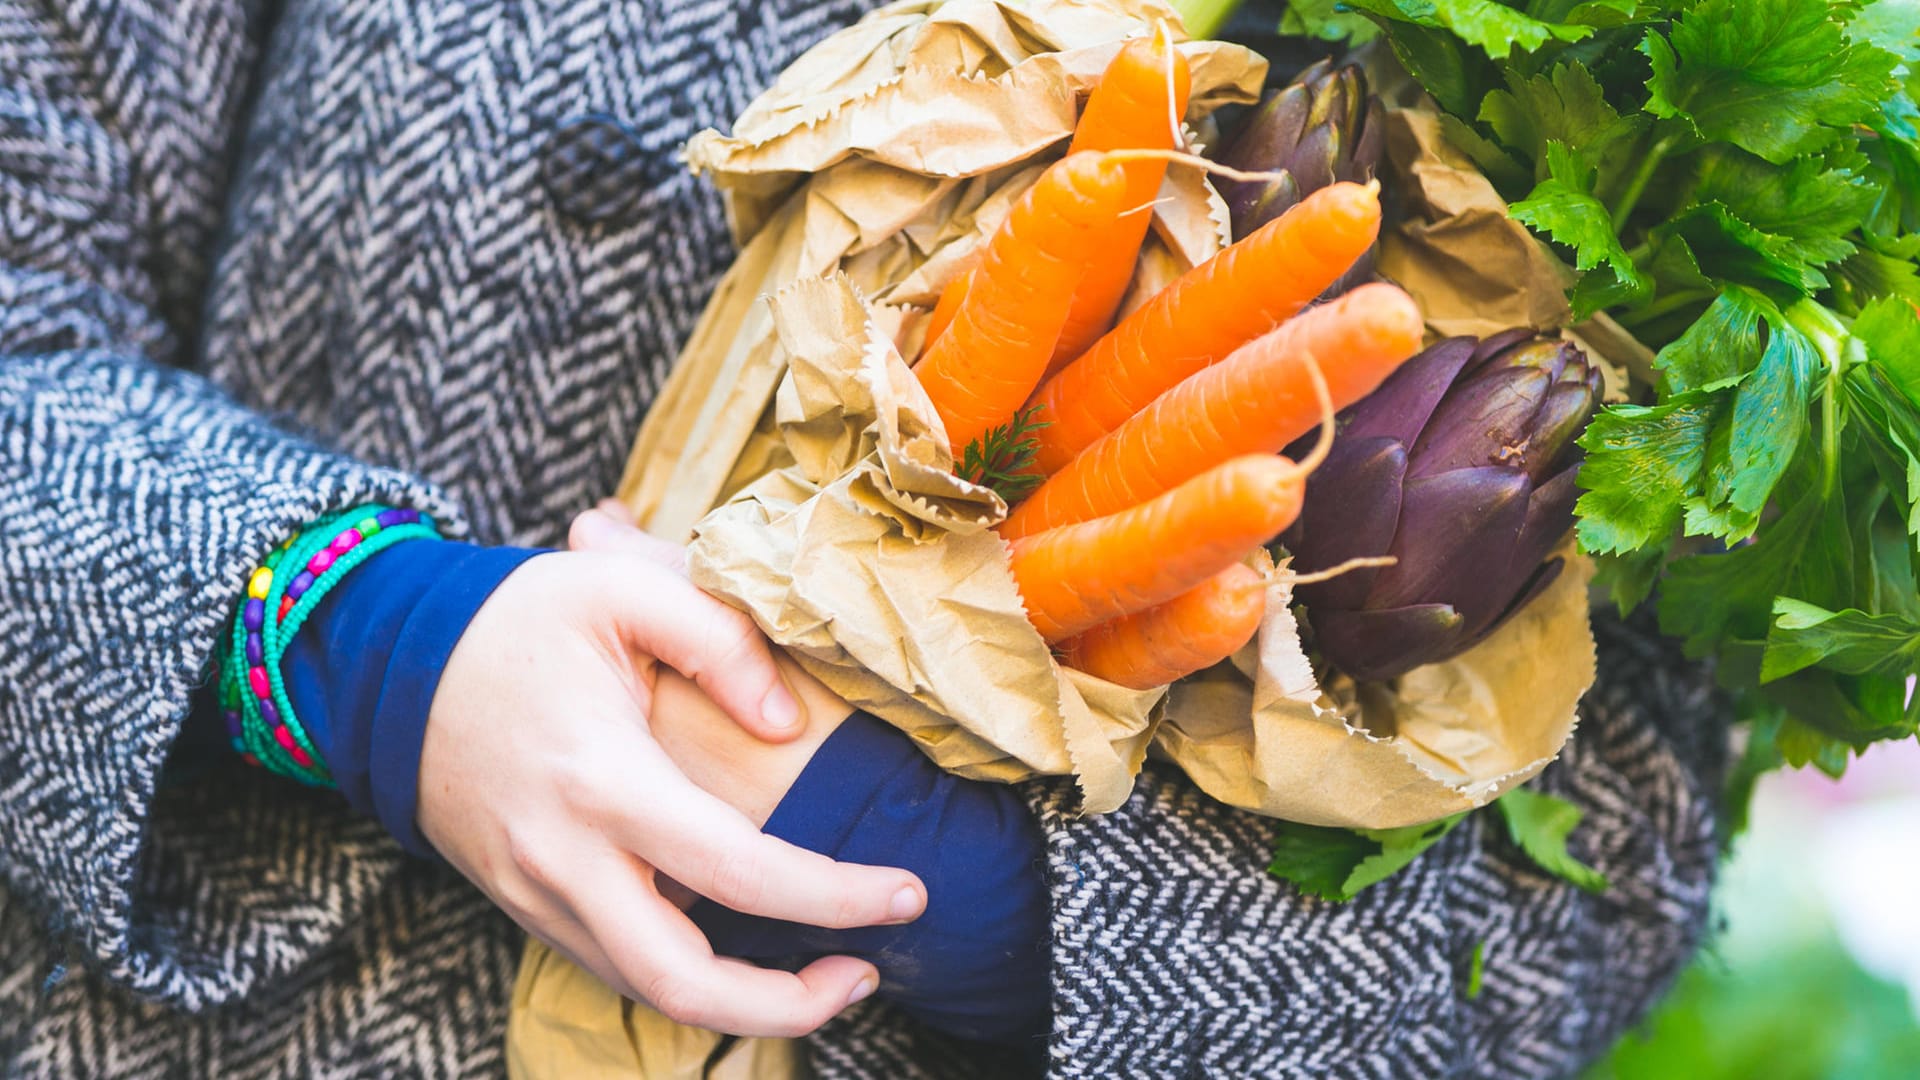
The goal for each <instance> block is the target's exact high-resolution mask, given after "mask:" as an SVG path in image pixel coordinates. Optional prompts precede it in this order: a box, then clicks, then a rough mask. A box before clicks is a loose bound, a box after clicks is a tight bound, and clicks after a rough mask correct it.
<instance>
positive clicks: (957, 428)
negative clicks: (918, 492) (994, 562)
mask: <svg viewBox="0 0 1920 1080" xmlns="http://www.w3.org/2000/svg"><path fill="white" fill-rule="evenodd" d="M1126 195H1127V174H1126V173H1125V171H1123V170H1122V169H1121V167H1120V165H1119V164H1118V163H1117V162H1109V161H1104V160H1102V159H1101V157H1100V155H1098V154H1076V155H1073V156H1072V157H1068V158H1063V159H1062V160H1060V161H1058V162H1055V163H1054V165H1053V166H1052V167H1051V168H1049V169H1048V170H1047V171H1046V172H1044V173H1042V174H1041V175H1040V179H1039V180H1038V181H1036V182H1035V183H1034V185H1033V187H1031V188H1029V189H1028V190H1027V193H1026V194H1025V195H1023V196H1021V197H1020V201H1019V202H1017V203H1015V204H1014V207H1013V210H1012V211H1011V212H1009V213H1008V214H1007V220H1006V221H1004V222H1002V223H1001V225H1000V228H999V229H998V230H996V231H995V232H994V234H993V237H992V238H991V239H989V240H988V241H987V246H986V249H985V250H984V251H982V253H981V257H980V264H979V265H978V266H977V267H975V268H974V271H973V275H972V283H971V284H970V285H969V286H968V288H967V295H966V296H965V298H963V299H962V300H961V301H960V307H959V310H957V311H955V312H954V315H953V323H952V325H951V326H949V327H948V328H947V332H946V333H944V334H942V335H940V338H939V340H938V341H935V342H934V343H933V345H932V346H931V347H929V348H928V349H927V351H926V353H925V354H924V355H923V356H922V357H921V359H920V363H919V365H918V366H917V367H915V368H914V373H915V374H916V375H918V376H919V377H920V383H921V385H922V386H924V387H925V388H926V391H927V396H928V397H929V398H931V399H932V400H933V407H934V408H935V409H936V410H937V411H938V412H939V413H940V419H941V420H942V421H943V422H944V423H945V425H946V429H947V439H948V441H949V442H950V443H951V444H952V446H953V453H954V456H955V457H959V456H960V455H961V453H962V452H964V451H965V449H966V446H967V444H968V443H970V442H972V441H973V440H975V439H977V438H979V437H980V436H982V435H984V434H986V433H987V432H988V431H990V430H992V429H993V428H996V427H999V426H1000V425H1002V424H1005V423H1007V422H1008V421H1009V420H1011V419H1013V415H1014V413H1016V412H1018V411H1019V410H1020V407H1021V406H1022V405H1023V404H1025V403H1026V400H1027V398H1028V397H1029V396H1031V395H1032V393H1033V388H1034V387H1035V386H1036V385H1038V384H1039V382H1040V377H1041V375H1043V374H1044V373H1045V372H1046V370H1047V361H1048V359H1049V358H1050V357H1052V355H1053V343H1054V342H1055V341H1057V340H1059V338H1060V327H1061V326H1062V325H1063V324H1065V322H1066V318H1067V307H1068V305H1070V304H1071V303H1072V302H1073V293H1074V290H1075V289H1076V288H1077V287H1078V286H1079V284H1080V280H1081V278H1082V277H1084V276H1085V273H1086V258H1087V254H1088V247H1089V244H1088V236H1089V235H1090V234H1091V233H1093V232H1094V231H1096V230H1101V229H1106V228H1110V227H1111V226H1112V225H1113V222H1114V219H1115V218H1117V217H1118V216H1119V214H1120V212H1121V211H1122V210H1124V209H1125V207H1126Z"/></svg>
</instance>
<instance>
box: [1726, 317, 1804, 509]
mask: <svg viewBox="0 0 1920 1080" xmlns="http://www.w3.org/2000/svg"><path fill="white" fill-rule="evenodd" d="M1819 368H1820V355H1819V352H1818V351H1817V350H1816V349H1815V348H1814V345H1813V342H1812V341H1810V340H1809V339H1808V338H1807V336H1806V335H1805V334H1802V333H1801V332H1800V331H1798V330H1797V329H1795V328H1793V327H1792V326H1789V325H1787V324H1785V323H1784V322H1783V323H1778V324H1774V325H1772V326H1771V327H1770V330H1769V333H1768V335H1767V348H1766V351H1765V352H1763V353H1761V354H1760V364H1759V366H1758V367H1756V368H1755V369H1754V371H1753V373H1752V375H1750V376H1749V377H1748V378H1747V379H1745V380H1744V381H1742V382H1741V383H1740V386H1739V388H1738V389H1737V390H1735V391H1734V398H1733V416H1732V417H1731V419H1730V423H1731V425H1732V428H1731V432H1730V437H1729V439H1728V443H1727V459H1726V463H1725V467H1726V469H1727V470H1728V471H1727V474H1726V481H1725V485H1724V490H1725V498H1726V502H1727V505H1728V506H1730V507H1731V508H1732V509H1733V510H1734V511H1736V512H1737V513H1738V518H1737V524H1735V525H1734V526H1733V527H1732V528H1728V529H1725V530H1720V529H1714V530H1708V531H1709V532H1710V534H1711V535H1716V536H1719V537H1721V538H1722V539H1726V540H1729V541H1731V540H1744V539H1745V538H1747V537H1748V536H1751V535H1752V534H1753V530H1754V528H1755V527H1757V526H1758V524H1759V518H1760V511H1761V509H1762V508H1763V507H1765V506H1766V504H1767V499H1768V498H1769V497H1771V496H1772V495H1773V489H1774V486H1775V485H1777V484H1778V483H1779V482H1780V478H1781V477H1782V476H1784V475H1786V471H1787V465H1788V463H1789V462H1790V461H1791V460H1792V459H1793V456H1794V453H1795V452H1796V451H1798V450H1799V448H1800V443H1801V440H1802V439H1803V438H1804V437H1805V436H1806V433H1807V425H1808V419H1807V407H1808V405H1809V403H1810V402H1811V401H1812V399H1813V382H1814V376H1815V373H1816V372H1817V371H1818V370H1819Z"/></svg>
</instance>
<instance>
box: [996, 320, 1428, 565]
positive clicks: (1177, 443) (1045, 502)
mask: <svg viewBox="0 0 1920 1080" xmlns="http://www.w3.org/2000/svg"><path fill="white" fill-rule="evenodd" d="M1420 333H1421V323H1420V309H1419V308H1418V307H1417V306H1416V305H1415V304H1414V302H1413V298H1412V297H1410V296H1408V295H1407V294H1406V293H1404V292H1402V291H1400V289H1399V288H1398V287H1397V286H1393V285H1387V284H1372V285H1362V286H1361V287H1360V288H1358V289H1355V290H1353V291H1352V292H1350V293H1347V294H1346V295H1345V296H1342V297H1341V298H1340V299H1338V300H1335V301H1333V302H1332V303H1330V304H1323V305H1321V306H1319V307H1316V308H1314V309H1313V310H1311V311H1309V312H1307V313H1306V314H1304V315H1301V316H1300V317H1299V318H1297V319H1294V320H1292V321H1290V322H1287V323H1283V324H1281V326H1280V328H1279V329H1277V330H1274V331H1272V332H1270V333H1268V334H1267V335H1265V336H1264V337H1259V338H1255V339H1254V340H1253V341H1250V342H1248V343H1247V344H1246V345H1244V346H1242V347H1241V348H1240V349H1239V350H1238V351H1236V352H1235V353H1234V354H1233V355H1232V356H1229V357H1228V358H1227V359H1225V360H1223V361H1221V362H1220V363H1218V364H1215V365H1214V366H1212V367H1210V368H1207V369H1206V370H1204V371H1201V372H1200V373H1199V374H1197V375H1193V376H1191V377H1189V378H1187V379H1186V380H1185V381H1183V382H1182V383H1180V385H1178V386H1176V387H1174V388H1173V389H1171V390H1169V391H1167V392H1166V393H1165V394H1162V395H1161V396H1160V398H1159V399H1158V400H1156V401H1155V402H1154V403H1153V404H1151V405H1149V406H1147V407H1146V408H1145V409H1144V410H1142V411H1141V412H1139V413H1136V414H1135V415H1134V416H1133V417H1132V418H1131V419H1129V420H1127V421H1126V422H1125V423H1123V424H1121V425H1120V426H1119V427H1118V428H1116V429H1114V430H1113V431H1112V432H1111V433H1109V434H1108V435H1106V436H1104V437H1102V438H1101V439H1100V440H1099V441H1098V442H1096V443H1094V444H1093V445H1092V446H1089V447H1087V449H1086V450H1085V451H1084V452H1082V453H1081V454H1080V455H1079V456H1078V457H1075V458H1074V459H1073V461H1072V462H1070V463H1069V464H1068V465H1067V467H1066V468H1064V469H1061V470H1060V471H1059V472H1057V473H1054V474H1053V475H1052V476H1050V477H1048V478H1047V480H1046V482H1045V483H1043V484H1041V485H1040V488H1039V490H1037V491H1035V492H1034V493H1033V495H1032V496H1030V497H1029V498H1028V499H1027V500H1026V501H1025V502H1023V503H1021V504H1020V505H1019V506H1018V507H1017V508H1016V509H1015V510H1014V512H1013V513H1012V514H1011V515H1010V516H1009V517H1008V518H1007V520H1006V521H1005V522H1004V523H1003V524H1002V525H1001V526H1000V535H1002V536H1005V537H1007V538H1008V539H1013V538H1015V537H1021V536H1031V535H1033V534H1034V533H1037V532H1040V531H1042V530H1044V529H1051V528H1055V527H1057V526H1060V525H1071V524H1073V523H1074V522H1077V521H1090V520H1092V519H1094V518H1097V517H1104V516H1106V515H1108V514H1111V513H1114V512H1116V511H1119V510H1123V509H1125V508H1127V507H1129V506H1134V505H1137V504H1139V503H1142V502H1145V501H1146V500H1148V499H1151V498H1153V497H1154V496H1156V495H1158V494H1160V493H1161V492H1163V491H1166V490H1168V489H1170V488H1172V487H1174V486H1175V485H1176V484H1180V483H1183V482H1184V481H1186V480H1188V479H1189V478H1191V477H1194V476H1198V475H1199V474H1200V473H1202V472H1205V471H1206V470H1207V469H1210V468H1212V467H1214V466H1215V465H1218V464H1220V463H1221V462H1223V461H1226V460H1228V459H1229V458H1234V457H1238V456H1239V455H1241V454H1258V453H1266V454H1271V453H1274V452H1276V451H1278V450H1279V449H1280V448H1281V447H1283V446H1285V445H1287V444H1288V443H1290V442H1292V441H1293V440H1295V439H1297V438H1299V437H1300V436H1302V435H1304V434H1306V433H1307V432H1309V431H1311V430H1313V428H1314V425H1316V424H1318V423H1319V422H1320V421H1321V418H1322V417H1321V410H1320V401H1319V396H1318V394H1317V393H1316V392H1315V390H1314V380H1313V368H1314V367H1315V366H1316V365H1317V366H1318V367H1319V370H1320V373H1321V375H1323V376H1324V377H1325V379H1326V381H1327V390H1328V392H1329V394H1330V395H1331V397H1332V398H1333V407H1334V408H1335V409H1344V408H1346V407H1347V406H1348V405H1351V404H1353V403H1354V402H1356V401H1358V400H1360V399H1361V398H1363V397H1365V396H1366V395H1368V394H1370V393H1372V392H1373V389H1374V388H1375V387H1377V386H1379V385H1380V383H1381V381H1382V380H1384V379H1385V378H1386V377H1387V376H1388V375H1390V374H1392V373H1393V370H1394V369H1395V368H1397V367H1399V366H1400V364H1401V363H1402V362H1403V361H1405V360H1406V359H1407V358H1408V357H1410V356H1412V355H1413V354H1414V353H1416V352H1418V351H1419V350H1420ZM1045 431H1046V429H1044V428H1043V429H1041V433H1042V434H1045Z"/></svg>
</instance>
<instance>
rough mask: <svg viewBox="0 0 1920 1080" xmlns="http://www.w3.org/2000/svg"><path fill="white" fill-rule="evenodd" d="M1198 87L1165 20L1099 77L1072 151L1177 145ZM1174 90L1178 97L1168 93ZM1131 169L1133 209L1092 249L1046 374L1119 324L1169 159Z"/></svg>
mask: <svg viewBox="0 0 1920 1080" xmlns="http://www.w3.org/2000/svg"><path fill="white" fill-rule="evenodd" d="M1192 87H1193V79H1192V75H1191V74H1190V73H1189V72H1188V70H1187V59H1186V57H1184V56H1181V55H1180V53H1179V50H1177V49H1175V48H1174V47H1173V39H1172V38H1171V37H1169V36H1168V34H1167V31H1166V27H1165V26H1164V25H1161V26H1157V27H1155V28H1154V31H1153V34H1152V35H1151V36H1149V37H1144V38H1135V39H1134V40H1132V41H1129V42H1128V43H1127V44H1126V46H1125V47H1124V48H1122V49H1121V50H1120V52H1119V54H1118V55H1117V56H1115V57H1114V58H1113V62H1112V63H1110V64H1108V65H1107V70H1106V71H1105V72H1104V73H1103V74H1101V76H1100V82H1099V83H1098V84H1097V85H1096V86H1095V87H1094V88H1093V93H1092V94H1090V95H1088V96H1087V107H1086V110H1085V111H1083V112H1082V113H1081V114H1080V124H1079V126H1078V127H1076V128H1074V131H1073V145H1071V146H1069V147H1068V148H1067V152H1068V153H1074V152H1076V151H1080V150H1176V149H1178V148H1179V142H1180V132H1179V130H1178V128H1177V127H1176V122H1175V120H1174V118H1175V117H1178V116H1185V115H1186V114H1187V96H1188V94H1189V93H1190V92H1191V90H1192ZM1169 93H1171V95H1172V97H1171V100H1169V96H1168V95H1169ZM1125 168H1126V170H1127V210H1128V213H1127V214H1126V216H1124V217H1122V218H1120V219H1118V220H1117V221H1115V222H1114V225H1113V228H1111V229H1108V230H1106V231H1105V232H1104V233H1103V234H1101V235H1100V236H1098V237H1097V238H1096V239H1095V243H1096V245H1097V248H1098V249H1097V250H1096V251H1092V252H1090V253H1089V256H1090V257H1089V258H1088V260H1087V276H1086V279H1085V280H1084V281H1082V282H1081V283H1080V291H1079V292H1077V293H1075V294H1074V297H1073V306H1072V307H1071V308H1069V309H1068V312H1067V324H1066V326H1065V327H1064V328H1063V329H1062V330H1061V331H1060V341H1059V343H1058V344H1056V345H1055V346H1054V350H1053V363H1052V364H1051V365H1050V366H1049V367H1048V369H1047V373H1048V374H1049V375H1051V374H1052V373H1053V372H1055V371H1057V370H1059V369H1060V368H1063V367H1065V366H1066V365H1067V364H1068V363H1069V362H1070V361H1072V360H1073V359H1074V358H1075V357H1077V356H1079V355H1080V354H1081V353H1083V352H1086V351H1087V349H1088V348H1089V347H1090V346H1092V345H1093V343H1094V342H1095V341H1098V340H1099V339H1100V335H1101V334H1104V333H1106V332H1107V328H1108V327H1110V326H1112V325H1113V313H1114V312H1115V311H1118V310H1119V308H1120V300H1121V298H1122V297H1124V296H1125V295H1126V292H1127V283H1128V282H1129V281H1131V280H1133V265H1134V263H1135V262H1137V261H1139V258H1140V242H1141V241H1142V240H1144V239H1146V236H1147V226H1148V225H1150V224H1152V222H1153V212H1152V210H1151V209H1149V207H1150V206H1151V205H1152V203H1153V200H1154V199H1155V198H1156V197H1157V196H1158V195H1159V194H1160V181H1161V179H1162V178H1163V177H1165V176H1166V172H1167V163H1166V162H1165V161H1130V162H1127V163H1126V165H1125Z"/></svg>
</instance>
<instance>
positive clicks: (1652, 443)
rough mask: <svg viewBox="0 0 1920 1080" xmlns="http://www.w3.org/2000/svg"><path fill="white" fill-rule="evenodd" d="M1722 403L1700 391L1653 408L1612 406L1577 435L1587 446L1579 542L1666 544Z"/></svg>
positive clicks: (1606, 547)
mask: <svg viewBox="0 0 1920 1080" xmlns="http://www.w3.org/2000/svg"><path fill="white" fill-rule="evenodd" d="M1718 411H1719V407H1718V405H1717V403H1715V402H1714V401H1713V400H1712V398H1711V397H1710V396H1709V395H1707V394H1705V393H1701V392H1698V391H1692V392H1688V393H1685V394H1675V395H1672V396H1671V397H1669V398H1668V400H1666V401H1664V402H1662V403H1660V404H1658V405H1613V406H1609V407H1608V408H1606V409H1603V410H1601V411H1600V413H1599V414H1598V415H1597V416H1595V417H1594V418H1593V422H1592V423H1590V424H1588V425H1587V430H1586V434H1584V435H1582V436H1580V445H1581V447H1583V448H1584V449H1585V450H1586V451H1587V460H1586V463H1585V464H1583V465H1582V466H1581V467H1580V476H1579V483H1580V486H1581V487H1582V488H1584V489H1585V493H1584V494H1582V495H1581V496H1580V501H1579V503H1578V504H1577V505H1576V507H1575V511H1576V513H1577V514H1578V515H1579V517H1580V523H1579V526H1578V528H1579V535H1580V544H1581V546H1582V547H1583V548H1585V549H1586V550H1587V551H1589V552H1623V551H1632V550H1634V549H1636V548H1643V547H1648V546H1650V545H1653V544H1656V543H1660V542H1662V541H1665V540H1666V539H1667V537H1669V536H1671V535H1672V534H1673V530H1674V529H1675V527H1677V526H1678V525H1679V524H1680V519H1681V506H1682V504H1683V503H1684V502H1685V501H1686V499H1687V496H1688V494H1689V493H1690V492H1692V490H1693V489H1694V484H1695V480H1696V479H1697V478H1698V477H1699V475H1700V471H1701V469H1702V468H1703V467H1704V466H1705V464H1706V453H1707V434H1708V432H1709V431H1710V430H1711V429H1712V426H1713V422H1714V420H1715V419H1716V418H1717V415H1718Z"/></svg>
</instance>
